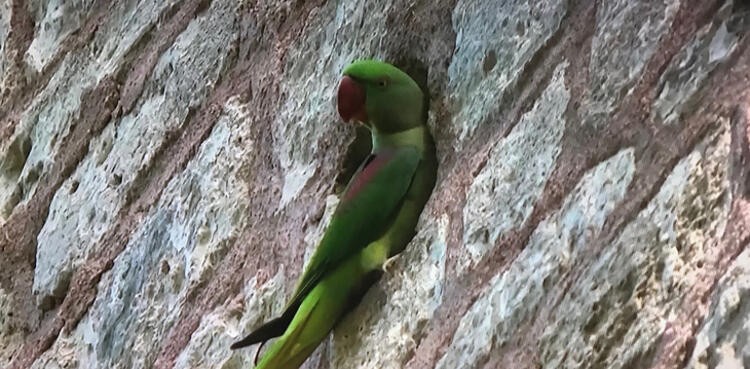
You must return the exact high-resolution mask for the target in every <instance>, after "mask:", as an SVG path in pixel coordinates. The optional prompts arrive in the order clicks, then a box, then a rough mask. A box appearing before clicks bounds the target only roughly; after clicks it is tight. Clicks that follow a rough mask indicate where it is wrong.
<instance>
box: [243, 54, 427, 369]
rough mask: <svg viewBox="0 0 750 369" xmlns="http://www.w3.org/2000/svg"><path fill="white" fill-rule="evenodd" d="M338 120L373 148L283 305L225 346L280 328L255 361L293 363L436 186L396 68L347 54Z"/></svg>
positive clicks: (362, 284)
mask: <svg viewBox="0 0 750 369" xmlns="http://www.w3.org/2000/svg"><path fill="white" fill-rule="evenodd" d="M337 100H338V101H337V102H338V113H339V115H340V116H341V118H342V119H343V120H344V121H345V122H350V121H354V122H359V123H361V124H364V125H365V126H366V127H367V128H368V129H369V130H370V131H371V133H372V152H371V153H370V155H369V156H368V157H367V159H365V161H364V162H363V163H362V164H361V165H360V167H359V169H358V170H357V172H356V173H355V174H354V176H353V177H352V179H351V181H349V184H348V185H347V187H346V189H345V190H344V192H343V194H342V195H341V199H340V201H339V204H338V206H337V208H336V210H335V212H334V214H333V218H332V219H331V222H330V225H329V226H328V229H326V232H325V234H324V235H323V238H322V239H321V241H320V243H319V244H318V247H317V249H316V250H315V253H314V254H313V256H312V257H311V258H310V261H309V263H308V265H307V268H306V269H305V271H304V273H303V274H302V276H301V277H300V280H299V282H298V284H297V287H296V289H295V291H294V294H293V295H292V297H291V299H290V300H289V302H288V304H287V306H286V308H285V309H284V312H283V313H282V314H281V316H279V317H278V318H275V319H273V320H271V321H269V322H266V323H265V324H263V325H261V326H260V327H258V328H257V329H256V330H255V331H253V332H252V333H250V334H249V335H248V336H247V337H245V338H243V339H242V340H240V341H238V342H235V343H234V344H232V346H231V348H232V349H236V348H240V347H245V346H249V345H252V344H255V343H263V342H265V341H267V340H269V339H271V338H274V337H279V336H281V337H280V338H279V339H278V340H276V342H274V343H273V345H272V346H271V347H270V348H269V349H268V351H267V352H266V353H265V355H264V356H263V358H262V359H261V361H260V363H258V365H257V367H256V368H259V369H260V368H262V369H271V368H272V369H289V368H299V366H300V365H302V363H303V362H304V361H305V359H307V357H308V356H310V354H311V353H312V352H313V350H315V348H316V347H317V346H318V345H319V344H320V342H321V341H322V340H323V339H325V338H326V337H327V336H328V334H329V333H330V332H331V330H332V329H333V328H334V327H335V326H336V324H337V323H338V322H339V321H340V320H341V319H342V318H343V317H344V315H346V314H347V313H348V312H349V311H351V310H352V309H353V308H354V307H356V306H357V305H358V304H359V302H360V300H361V299H362V297H363V296H364V294H365V293H366V292H367V290H368V289H369V288H370V287H371V286H372V285H373V284H374V283H375V282H377V280H378V279H379V278H380V276H381V275H382V274H383V264H384V263H385V261H386V260H387V259H388V258H390V257H392V256H394V255H396V254H398V253H400V252H401V251H403V249H404V248H405V247H406V245H407V243H409V241H410V240H411V239H412V237H414V234H415V230H414V229H415V227H416V225H417V220H418V219H419V215H420V213H421V212H422V209H423V208H424V205H425V203H426V202H427V200H428V199H429V197H430V194H431V193H432V189H433V187H434V186H435V179H436V172H437V159H436V156H435V145H434V143H433V140H432V136H430V133H429V131H428V129H427V125H426V120H427V117H426V106H425V105H424V104H425V103H424V95H423V93H422V90H421V89H420V88H419V86H418V85H417V84H416V83H415V82H414V80H412V79H411V78H410V77H409V76H408V75H407V74H406V73H404V72H402V71H401V70H399V69H398V68H396V67H394V66H392V65H390V64H387V63H384V62H379V61H374V60H361V61H356V62H354V63H352V64H350V65H349V66H347V67H346V68H345V69H344V72H343V77H342V79H341V82H340V84H339V88H338V93H337Z"/></svg>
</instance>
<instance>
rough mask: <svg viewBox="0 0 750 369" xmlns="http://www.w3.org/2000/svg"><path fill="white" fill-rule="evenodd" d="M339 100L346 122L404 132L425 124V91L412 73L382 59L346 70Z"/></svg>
mask: <svg viewBox="0 0 750 369" xmlns="http://www.w3.org/2000/svg"><path fill="white" fill-rule="evenodd" d="M343 74H344V76H343V78H342V79H341V83H340V84H339V89H338V94H337V100H338V101H337V103H338V111H339V115H340V116H341V118H342V119H343V120H344V121H345V122H349V121H352V120H354V121H358V122H360V123H362V124H364V125H366V126H367V127H368V128H370V129H371V130H375V131H376V132H383V133H394V132H401V131H404V130H407V129H410V128H414V127H416V126H419V125H421V124H424V116H423V115H424V114H423V113H424V112H423V110H422V108H423V106H422V104H424V101H423V95H422V90H421V89H420V88H419V86H418V85H417V83H416V82H414V80H413V79H411V77H409V75H407V74H406V73H404V72H402V71H401V70H400V69H398V68H396V67H394V66H392V65H390V64H388V63H383V62H380V61H375V60H360V61H356V62H354V63H352V64H350V65H349V66H348V67H346V69H344V73H343Z"/></svg>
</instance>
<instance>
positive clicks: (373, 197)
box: [231, 146, 421, 349]
mask: <svg viewBox="0 0 750 369" xmlns="http://www.w3.org/2000/svg"><path fill="white" fill-rule="evenodd" d="M420 160H421V154H420V152H419V151H418V150H417V149H416V148H415V147H411V146H408V147H402V148H398V149H394V150H387V151H385V152H379V153H378V154H376V155H375V154H372V155H370V156H369V157H368V158H367V160H365V162H364V163H362V165H361V166H360V168H359V169H358V170H357V172H356V173H355V174H354V176H353V177H352V179H351V181H349V184H348V185H347V187H346V190H344V194H343V195H342V196H341V201H340V202H339V205H338V206H337V207H336V211H335V212H334V214H333V217H332V218H331V223H330V225H329V226H328V229H327V230H326V232H325V234H324V235H323V239H322V240H321V241H320V244H318V248H317V249H316V250H315V253H314V254H313V256H312V257H311V258H310V262H309V263H308V265H307V268H306V269H305V272H304V273H303V274H302V277H301V278H300V280H299V283H298V284H297V288H296V290H295V292H294V294H293V295H292V298H291V299H290V300H289V304H288V305H287V307H286V308H285V309H284V313H283V314H282V315H281V316H280V317H278V318H276V319H273V320H271V321H269V322H267V323H265V324H264V325H262V326H260V327H258V328H257V329H256V330H255V331H253V332H252V333H250V334H249V335H248V336H246V337H245V338H243V339H242V340H240V341H238V342H236V343H234V344H233V345H232V346H231V348H233V349H236V348H240V347H245V346H249V345H252V344H255V343H258V342H264V341H266V340H268V339H271V338H273V337H278V336H280V335H282V334H283V333H284V331H285V330H286V329H287V327H288V326H289V323H290V322H291V321H292V319H293V318H294V315H295V314H296V312H297V309H299V307H300V305H301V304H302V301H303V300H304V299H305V297H306V296H307V295H308V294H309V293H310V291H311V290H312V289H313V288H314V287H315V285H317V284H318V283H319V282H320V280H321V279H323V277H325V276H326V275H327V274H328V273H329V272H331V271H332V270H334V269H335V268H336V267H337V266H338V265H339V264H340V263H341V262H342V261H344V260H346V259H348V258H350V257H352V256H354V255H356V254H357V253H358V252H359V251H360V250H362V249H363V248H364V247H366V246H367V245H368V244H370V243H371V242H372V241H375V240H377V239H378V238H379V237H380V236H381V235H382V234H383V233H384V232H385V230H386V229H387V228H388V226H389V225H390V224H391V222H392V221H393V220H394V219H395V217H396V211H398V209H399V208H400V205H401V203H402V202H403V200H404V196H405V195H406V192H407V190H408V189H409V186H410V184H411V181H412V178H413V177H414V173H415V172H416V170H417V166H418V165H419V162H420Z"/></svg>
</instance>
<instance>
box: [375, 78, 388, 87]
mask: <svg viewBox="0 0 750 369" xmlns="http://www.w3.org/2000/svg"><path fill="white" fill-rule="evenodd" d="M377 83H378V87H380V88H386V87H388V78H385V77H383V78H381V79H379V80H378V82H377Z"/></svg>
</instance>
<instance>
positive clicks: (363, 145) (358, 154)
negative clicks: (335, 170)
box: [334, 125, 372, 193]
mask: <svg viewBox="0 0 750 369" xmlns="http://www.w3.org/2000/svg"><path fill="white" fill-rule="evenodd" d="M371 150H372V135H371V134H370V130H369V129H367V128H366V127H364V126H362V125H358V126H357V127H356V128H355V136H354V140H352V142H351V143H350V144H349V148H348V149H347V151H346V155H345V156H344V161H343V168H342V169H341V171H340V172H339V175H338V176H337V177H336V185H335V187H334V192H336V193H341V192H342V191H343V190H344V188H346V185H347V184H348V183H349V181H350V180H351V178H352V176H354V173H355V172H356V171H357V169H358V168H359V166H360V164H362V161H364V160H365V158H367V156H368V155H369V154H370V151H371Z"/></svg>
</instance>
